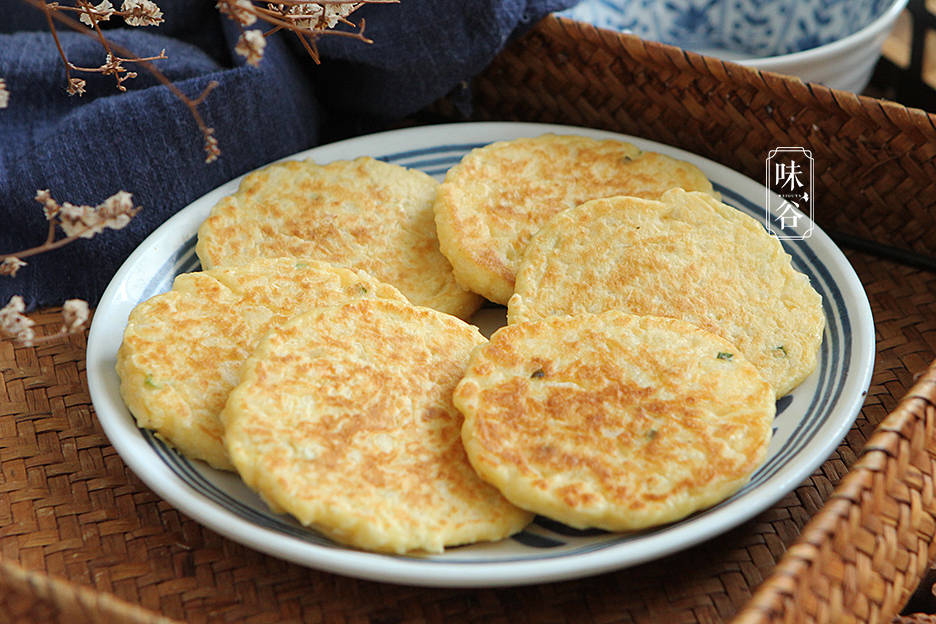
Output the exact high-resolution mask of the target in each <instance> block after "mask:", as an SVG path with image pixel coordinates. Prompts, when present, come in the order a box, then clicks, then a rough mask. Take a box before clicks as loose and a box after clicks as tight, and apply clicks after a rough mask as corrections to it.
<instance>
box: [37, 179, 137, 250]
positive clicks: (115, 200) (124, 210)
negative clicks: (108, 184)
mask: <svg viewBox="0 0 936 624" xmlns="http://www.w3.org/2000/svg"><path fill="white" fill-rule="evenodd" d="M36 201H38V202H40V203H42V204H44V206H45V211H46V218H47V219H50V220H51V219H52V218H54V217H58V224H59V227H61V228H62V231H63V232H65V235H66V236H78V237H80V238H91V237H92V236H94V235H95V234H98V233H100V232H101V231H103V230H104V229H105V228H110V229H112V230H119V229H121V228H123V227H124V226H126V225H127V224H128V223H129V222H130V219H131V218H133V216H134V215H136V213H137V212H139V211H140V209H139V208H138V207H136V206H134V205H133V195H131V194H130V193H128V192H126V191H118V192H116V193H114V194H113V195H111V196H110V197H108V198H107V199H105V200H104V201H103V202H102V203H101V204H98V205H97V206H93V207H92V206H76V205H74V204H72V203H69V202H65V203H64V204H62V205H61V206H59V205H58V203H57V202H56V201H55V200H54V199H52V196H51V195H50V194H49V191H47V190H46V191H36ZM50 206H51V207H53V208H50ZM50 214H51V217H50V216H49V215H50Z"/></svg>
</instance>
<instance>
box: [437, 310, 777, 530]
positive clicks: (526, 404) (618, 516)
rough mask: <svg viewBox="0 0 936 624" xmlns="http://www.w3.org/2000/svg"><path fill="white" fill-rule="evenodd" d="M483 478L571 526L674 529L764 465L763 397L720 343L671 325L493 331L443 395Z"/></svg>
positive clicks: (659, 321)
mask: <svg viewBox="0 0 936 624" xmlns="http://www.w3.org/2000/svg"><path fill="white" fill-rule="evenodd" d="M453 400H454V402H455V405H456V406H457V407H458V409H459V410H461V412H462V413H463V414H464V416H465V424H464V427H463V429H462V439H463V442H464V445H465V450H466V452H467V453H468V458H469V460H470V461H471V464H472V465H473V466H474V468H475V470H477V472H478V474H479V475H481V477H482V478H483V479H484V480H486V481H488V482H489V483H492V484H493V485H495V486H497V488H498V489H499V490H500V491H501V492H502V493H503V494H504V496H506V497H507V499H509V500H510V501H511V502H513V503H514V504H516V505H518V506H520V507H523V508H525V509H529V510H531V511H535V512H537V513H539V514H542V515H545V516H548V517H550V518H553V519H555V520H559V521H560V522H564V523H565V524H567V525H569V526H573V527H577V528H587V527H598V528H602V529H607V530H611V531H627V530H636V529H641V528H645V527H650V526H655V525H658V524H663V523H667V522H672V521H675V520H678V519H680V518H683V517H685V516H686V515H688V514H690V513H692V512H693V511H696V510H699V509H704V508H706V507H709V506H711V505H714V504H715V503H717V502H719V501H721V500H723V499H724V498H726V497H728V496H730V495H731V494H732V493H734V492H736V491H737V490H738V489H739V488H740V487H742V486H743V485H744V484H745V483H746V482H747V481H748V479H749V478H750V475H751V473H752V472H753V471H754V470H755V469H756V468H757V467H758V466H759V465H760V464H761V463H762V462H763V461H764V459H765V457H766V453H767V447H768V444H769V441H770V437H771V424H772V421H773V417H774V411H775V407H774V406H775V402H774V393H773V390H772V389H771V388H770V385H769V384H768V383H767V382H766V381H764V380H763V379H762V378H761V376H760V374H759V373H758V371H757V369H756V368H755V367H754V366H753V365H752V364H750V363H749V362H747V361H746V360H745V359H744V357H743V356H742V355H741V354H740V353H738V351H737V349H735V348H734V347H733V346H731V344H729V343H728V342H726V341H724V340H722V339H721V338H719V337H717V336H715V335H714V334H711V333H709V332H706V331H704V330H701V329H699V328H697V327H695V326H694V325H691V324H689V323H686V322H684V321H679V320H676V319H667V318H661V317H652V316H634V315H629V314H625V313H623V312H620V311H617V310H610V311H607V312H604V313H602V314H598V315H593V314H588V313H583V314H578V315H574V316H563V317H550V318H546V319H542V320H539V321H534V322H530V323H523V324H520V325H509V326H507V327H504V328H502V329H500V330H498V331H497V332H495V333H494V335H493V336H492V337H491V341H490V343H488V344H486V345H483V346H481V347H479V348H478V349H476V350H475V351H474V353H472V356H471V361H470V364H469V366H468V370H467V371H466V373H465V377H464V379H463V380H462V381H461V382H460V383H459V384H458V386H457V388H456V390H455V394H454V397H453Z"/></svg>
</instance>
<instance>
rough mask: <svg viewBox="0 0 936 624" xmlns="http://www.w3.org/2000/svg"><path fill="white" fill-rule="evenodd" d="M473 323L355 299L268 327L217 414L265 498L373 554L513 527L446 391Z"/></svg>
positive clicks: (464, 357)
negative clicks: (468, 451) (480, 473)
mask: <svg viewBox="0 0 936 624" xmlns="http://www.w3.org/2000/svg"><path fill="white" fill-rule="evenodd" d="M482 342H484V338H483V337H482V336H481V334H480V333H479V332H478V330H477V328H475V327H473V326H471V325H468V324H466V323H464V322H462V321H459V320H458V319H456V318H454V317H452V316H448V315H444V314H441V313H439V312H436V311H434V310H430V309H428V308H420V307H414V306H410V305H406V304H400V303H397V302H392V301H376V300H372V301H358V302H355V303H350V304H347V305H345V306H343V307H340V308H329V309H320V310H316V311H314V312H310V313H308V314H304V315H300V316H298V317H296V318H294V319H292V320H291V321H290V322H289V323H287V324H285V325H284V326H282V327H280V328H279V329H277V330H274V331H272V332H270V333H269V334H268V335H267V337H266V338H265V339H264V340H263V342H262V343H261V344H260V346H259V347H258V348H257V350H256V352H255V353H254V354H253V355H252V356H251V357H250V359H249V360H248V361H247V363H246V364H245V366H244V371H243V377H242V381H241V383H240V385H238V386H237V388H236V389H235V390H234V391H233V392H232V393H231V396H230V399H229V400H228V403H227V406H226V407H225V409H224V411H223V412H222V415H221V419H222V421H223V422H224V423H225V444H226V446H227V449H228V452H229V454H230V457H231V460H232V461H233V463H234V465H235V466H237V470H238V472H240V474H241V477H242V478H243V480H244V482H245V483H246V484H247V485H248V486H250V487H251V488H253V489H255V490H256V491H257V492H259V493H260V495H261V496H262V497H263V498H264V500H266V501H267V502H268V503H269V504H270V505H271V507H273V508H274V509H277V510H285V511H288V512H289V513H291V514H293V515H294V516H295V517H296V518H297V519H299V521H301V522H302V523H303V524H306V525H311V526H313V527H314V528H316V529H318V530H320V531H322V532H323V533H325V534H326V535H328V536H330V537H331V538H333V539H335V540H336V541H339V542H342V543H346V544H350V545H352V546H356V547H359V548H364V549H368V550H376V551H384V552H395V553H404V552H408V551H412V550H424V551H429V552H439V551H441V550H442V549H443V548H444V547H445V546H449V545H456V544H464V543H469V542H474V541H479V540H496V539H500V538H502V537H506V536H507V535H510V534H511V533H514V532H516V531H518V530H520V529H521V528H522V527H523V526H525V525H526V524H527V523H528V522H529V520H530V519H531V516H530V514H528V513H526V512H524V511H521V510H519V509H517V508H516V507H514V506H513V505H511V504H510V503H508V502H507V501H506V500H504V498H503V497H502V496H501V495H500V494H499V493H498V492H497V490H496V489H494V488H493V487H491V486H489V485H488V484H486V483H484V482H483V481H481V480H480V479H479V478H478V477H477V475H476V474H475V473H474V471H473V470H472V469H471V466H470V465H469V464H468V461H467V459H466V458H465V452H464V449H463V448H462V445H461V439H460V431H461V424H462V418H461V415H460V414H459V413H458V411H457V410H456V409H455V408H454V406H453V405H452V401H451V396H452V390H453V389H454V387H455V384H456V383H457V382H458V380H459V379H461V376H462V373H463V372H464V369H465V365H466V364H467V361H468V356H469V353H470V351H471V349H472V347H474V346H475V345H477V344H480V343H482Z"/></svg>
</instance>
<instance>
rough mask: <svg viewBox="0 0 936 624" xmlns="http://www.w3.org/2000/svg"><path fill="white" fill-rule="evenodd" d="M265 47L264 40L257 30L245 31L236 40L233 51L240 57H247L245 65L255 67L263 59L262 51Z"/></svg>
mask: <svg viewBox="0 0 936 624" xmlns="http://www.w3.org/2000/svg"><path fill="white" fill-rule="evenodd" d="M265 47H266V39H264V38H263V33H262V32H260V31H259V30H245V31H244V32H243V34H241V36H240V39H238V40H237V45H236V46H234V51H235V52H237V53H238V54H240V55H241V56H246V57H247V64H248V65H253V66H254V67H256V66H257V65H259V64H260V60H261V59H262V58H263V49H264V48H265Z"/></svg>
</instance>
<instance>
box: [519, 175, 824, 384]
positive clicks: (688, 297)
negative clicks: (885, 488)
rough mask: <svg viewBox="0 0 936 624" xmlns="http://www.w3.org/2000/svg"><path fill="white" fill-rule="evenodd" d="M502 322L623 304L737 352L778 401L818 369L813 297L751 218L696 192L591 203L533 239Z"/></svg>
mask: <svg viewBox="0 0 936 624" xmlns="http://www.w3.org/2000/svg"><path fill="white" fill-rule="evenodd" d="M516 289H517V292H516V294H515V295H514V296H513V297H512V298H511V299H510V304H509V307H508V316H507V318H508V322H509V323H518V322H523V321H528V320H532V319H537V318H542V317H544V316H550V315H554V314H573V313H576V312H600V311H603V310H608V309H612V308H615V309H620V310H624V311H625V312H630V313H632V314H652V315H658V316H668V317H672V318H679V319H682V320H685V321H689V322H691V323H693V324H695V325H698V326H699V327H702V328H703V329H706V330H708V331H710V332H712V333H715V334H718V335H719V336H721V337H723V338H725V339H726V340H728V341H729V342H730V343H732V344H734V345H737V347H738V349H739V350H740V351H741V353H743V354H744V356H745V357H746V358H747V359H748V360H750V361H751V362H752V363H753V364H754V365H755V366H757V367H758V368H759V369H760V370H761V373H762V374H763V375H764V378H765V379H767V381H769V382H770V384H771V385H772V386H773V388H774V390H775V391H776V393H777V396H778V397H779V396H783V395H785V394H787V393H789V392H790V391H791V390H792V389H793V388H795V387H796V386H797V385H799V383H800V382H802V381H803V380H804V379H805V378H806V377H807V376H809V374H810V373H811V372H812V371H813V370H814V369H815V367H816V364H817V361H818V354H819V347H820V344H821V342H822V332H823V328H824V327H825V316H824V314H823V311H822V298H821V297H820V296H819V294H818V293H817V292H816V291H815V290H814V289H813V288H812V286H810V284H809V278H807V277H806V276H805V275H803V274H802V273H799V272H798V271H796V270H795V269H794V268H793V266H792V265H791V263H790V256H789V255H788V254H787V253H786V252H784V251H783V247H782V246H781V244H780V242H779V241H778V240H777V239H776V238H773V237H771V236H770V235H769V234H767V232H766V231H765V230H764V228H763V227H762V226H761V225H760V223H758V222H757V221H756V220H754V219H752V218H751V217H749V216H747V215H745V214H744V213H742V212H741V211H739V210H736V209H734V208H732V207H731V206H727V205H725V204H723V203H721V202H720V201H718V200H716V199H714V198H713V197H711V196H709V195H706V194H704V193H688V192H686V191H683V190H679V189H674V190H672V191H669V192H667V193H666V194H664V195H663V196H662V197H661V199H660V201H653V200H644V199H637V198H630V197H617V198H606V199H600V200H594V201H591V202H588V203H585V204H583V205H581V206H578V207H576V208H572V209H570V210H567V211H565V212H562V213H560V214H558V215H556V216H555V217H554V218H553V219H552V220H551V221H550V222H549V223H548V224H547V225H546V226H544V227H543V229H541V230H540V231H539V232H538V233H537V234H536V236H535V237H533V239H532V240H531V241H530V245H529V246H528V248H527V250H526V254H525V255H524V258H523V262H522V263H521V268H520V271H519V273H518V276H517V285H516Z"/></svg>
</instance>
